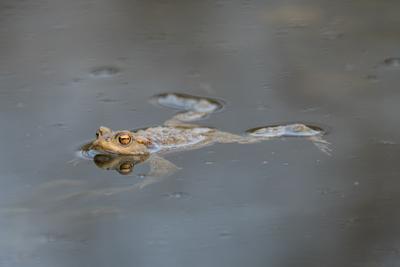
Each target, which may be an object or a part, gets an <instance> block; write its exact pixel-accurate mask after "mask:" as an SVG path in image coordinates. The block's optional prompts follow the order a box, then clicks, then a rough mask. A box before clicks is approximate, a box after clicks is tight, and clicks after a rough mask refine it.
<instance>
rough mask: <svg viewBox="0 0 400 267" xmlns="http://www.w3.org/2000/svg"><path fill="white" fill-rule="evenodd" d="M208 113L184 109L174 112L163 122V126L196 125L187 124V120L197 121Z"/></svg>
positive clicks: (190, 126)
mask: <svg viewBox="0 0 400 267" xmlns="http://www.w3.org/2000/svg"><path fill="white" fill-rule="evenodd" d="M209 115H210V113H208V112H200V111H184V112H180V113H178V114H176V115H175V116H173V117H172V118H171V119H169V120H167V121H165V122H164V125H165V126H168V127H188V128H194V127H198V125H195V124H189V123H188V122H193V121H198V120H202V119H205V118H207V117H208V116H209Z"/></svg>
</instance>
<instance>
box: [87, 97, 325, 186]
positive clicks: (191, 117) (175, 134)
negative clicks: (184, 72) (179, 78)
mask: <svg viewBox="0 0 400 267" xmlns="http://www.w3.org/2000/svg"><path fill="white" fill-rule="evenodd" d="M150 102H151V103H153V104H157V105H159V106H161V107H167V108H173V109H177V110H179V111H178V112H177V113H176V114H175V115H174V116H172V118H170V119H168V120H166V121H165V122H164V123H163V125H159V126H154V127H148V128H139V129H136V130H112V129H110V128H108V127H105V126H100V127H99V128H98V129H97V131H96V137H95V139H94V140H92V141H91V142H89V143H87V144H85V145H84V146H82V148H81V150H80V151H81V155H84V157H86V158H91V159H92V160H93V161H94V163H95V164H96V166H98V167H99V168H101V169H105V170H115V171H117V172H118V173H120V174H122V175H129V174H131V173H132V171H133V169H134V166H136V165H138V164H141V163H144V162H148V163H149V165H150V171H149V173H148V174H146V179H147V180H146V179H144V181H142V182H141V184H140V185H139V187H140V188H143V187H145V186H147V185H149V184H152V183H154V182H156V181H157V179H159V178H161V177H167V176H169V175H171V174H172V173H174V172H176V171H177V170H179V169H180V168H178V167H176V166H175V164H173V163H171V162H170V161H168V160H166V159H165V157H164V156H165V155H166V154H168V153H176V152H182V151H187V150H193V149H199V148H203V147H206V146H210V145H213V144H216V143H224V144H229V143H238V144H254V143H258V142H262V141H266V140H271V139H274V138H285V137H303V138H307V139H309V140H310V141H311V142H312V143H314V144H315V145H316V146H317V147H318V148H319V149H320V150H321V151H322V152H324V153H325V154H327V155H330V152H331V148H330V146H329V145H330V143H329V142H327V141H326V140H324V139H323V136H324V135H325V134H326V131H325V130H323V129H322V128H321V127H319V126H315V125H310V124H304V123H301V122H295V123H283V124H275V125H268V126H261V127H256V128H251V129H248V130H246V131H245V133H244V134H234V133H230V132H226V131H222V130H219V129H216V128H213V127H207V126H202V125H199V124H194V122H196V121H199V120H204V119H206V118H207V117H209V116H210V115H211V114H213V113H216V112H219V111H221V110H222V109H223V108H224V106H225V105H224V101H223V100H220V99H216V98H208V97H201V96H195V95H189V94H184V93H174V92H173V93H162V94H158V95H155V96H153V97H151V98H150Z"/></svg>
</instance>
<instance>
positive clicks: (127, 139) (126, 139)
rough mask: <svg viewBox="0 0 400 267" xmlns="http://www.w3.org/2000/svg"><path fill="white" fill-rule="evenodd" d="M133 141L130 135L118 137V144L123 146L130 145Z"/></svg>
mask: <svg viewBox="0 0 400 267" xmlns="http://www.w3.org/2000/svg"><path fill="white" fill-rule="evenodd" d="M131 141H132V138H131V136H130V135H129V134H121V135H120V136H118V142H119V143H120V144H121V145H129V143H130V142H131Z"/></svg>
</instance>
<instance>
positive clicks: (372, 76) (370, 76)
mask: <svg viewBox="0 0 400 267" xmlns="http://www.w3.org/2000/svg"><path fill="white" fill-rule="evenodd" d="M365 79H367V80H368V81H371V82H377V81H379V79H378V76H377V75H375V74H368V75H367V76H365Z"/></svg>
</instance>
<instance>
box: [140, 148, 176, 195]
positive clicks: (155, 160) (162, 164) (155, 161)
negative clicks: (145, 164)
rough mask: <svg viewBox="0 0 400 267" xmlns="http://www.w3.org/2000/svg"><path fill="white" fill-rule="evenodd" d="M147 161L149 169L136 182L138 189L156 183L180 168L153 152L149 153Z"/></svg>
mask: <svg viewBox="0 0 400 267" xmlns="http://www.w3.org/2000/svg"><path fill="white" fill-rule="evenodd" d="M148 161H149V165H150V171H149V173H147V174H146V175H145V178H144V179H143V181H141V182H140V183H139V184H137V186H138V187H139V188H140V189H142V188H144V187H146V186H148V185H151V184H154V183H158V182H160V181H162V180H163V179H164V178H166V177H168V176H171V175H172V174H173V173H175V172H176V171H177V170H179V169H180V168H179V167H177V166H176V165H175V164H173V163H172V162H170V161H168V160H166V159H164V158H162V157H160V156H158V155H155V154H153V155H151V156H150V158H149V159H148Z"/></svg>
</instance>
